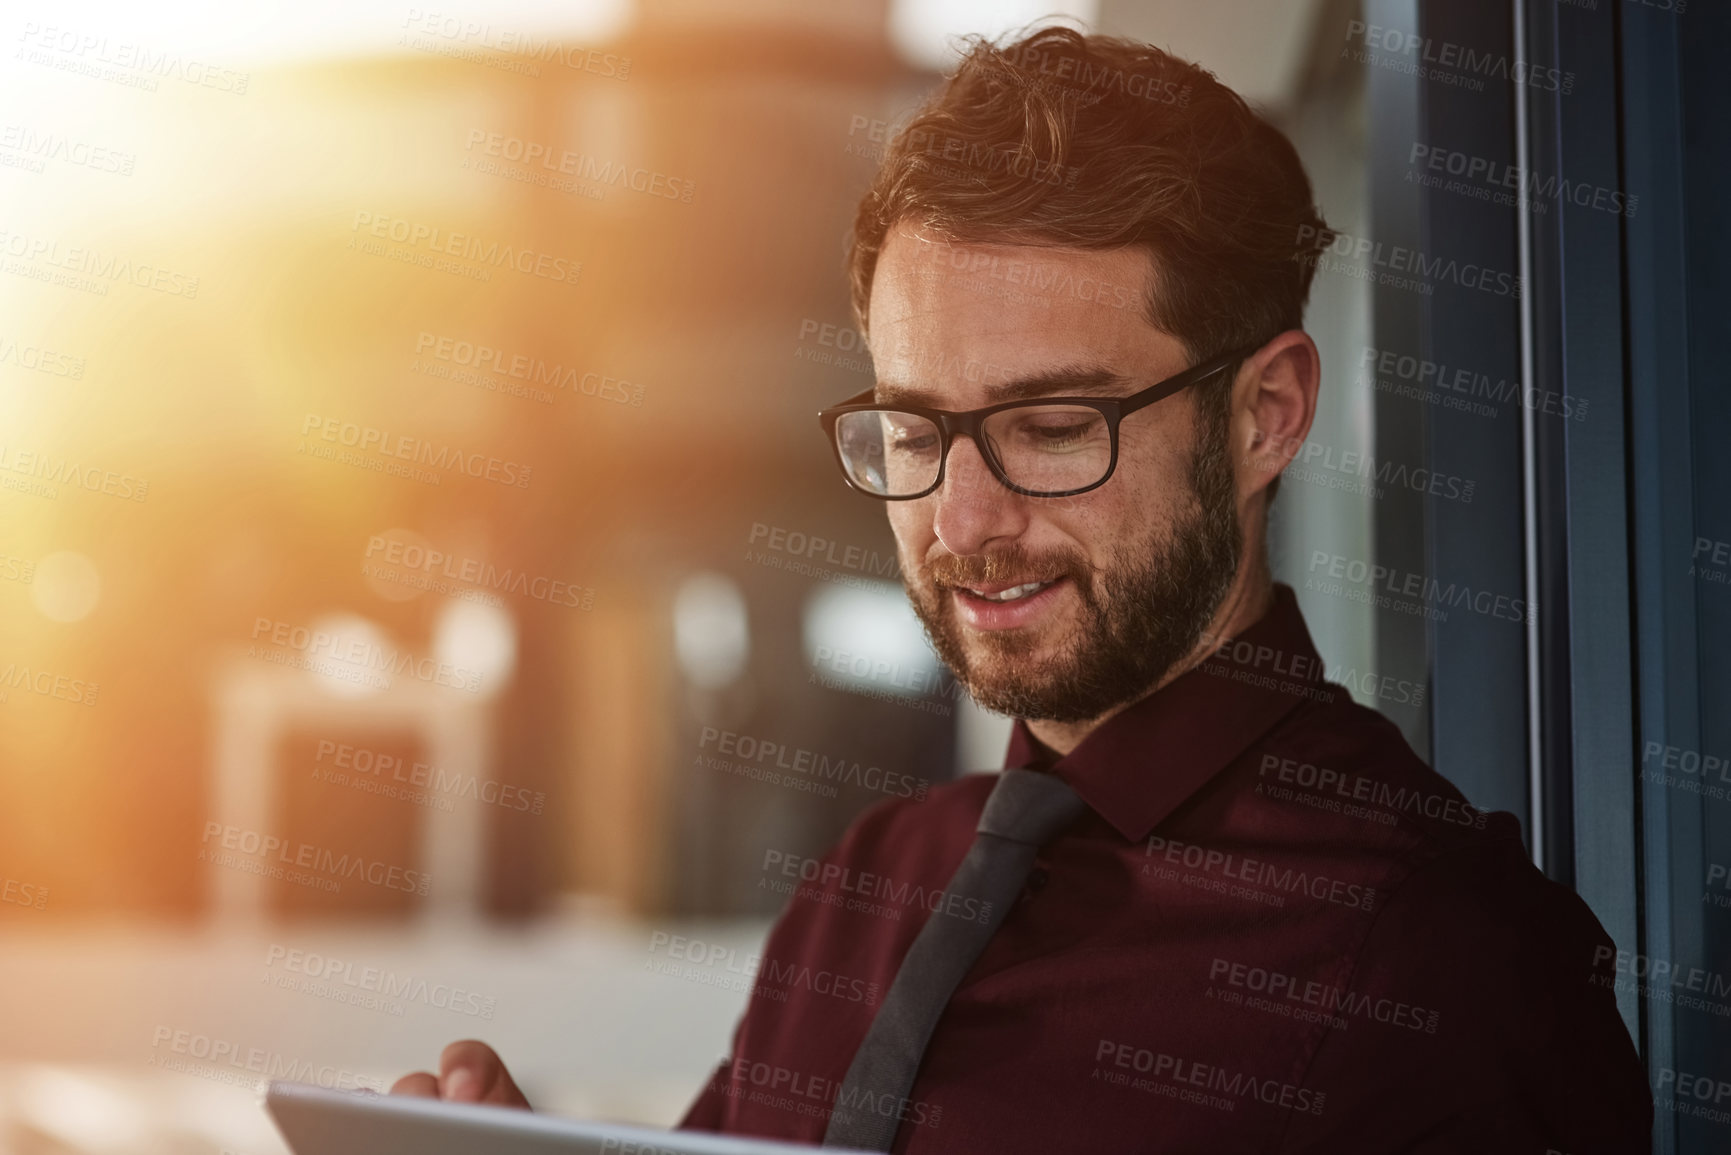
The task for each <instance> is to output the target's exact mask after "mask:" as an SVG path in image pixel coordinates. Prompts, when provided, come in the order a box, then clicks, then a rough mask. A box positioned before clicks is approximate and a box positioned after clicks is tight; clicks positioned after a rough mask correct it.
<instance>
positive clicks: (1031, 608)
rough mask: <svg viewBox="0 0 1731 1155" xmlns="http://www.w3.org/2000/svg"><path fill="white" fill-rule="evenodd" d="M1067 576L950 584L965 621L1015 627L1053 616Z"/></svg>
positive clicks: (981, 626) (982, 627)
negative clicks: (1018, 580) (965, 584)
mask: <svg viewBox="0 0 1731 1155" xmlns="http://www.w3.org/2000/svg"><path fill="white" fill-rule="evenodd" d="M1069 585H1070V579H1069V578H1067V577H1059V578H1054V579H1051V580H1048V581H1041V580H1037V579H1036V580H1033V581H1021V582H991V583H982V584H980V585H972V586H952V587H950V591H949V592H950V597H951V599H952V600H953V601H954V603H955V606H956V609H957V611H958V612H959V614H960V617H961V619H962V621H963V622H964V623H965V624H967V625H968V626H969V627H971V628H973V629H976V630H1013V629H1017V628H1019V627H1023V626H1029V625H1033V624H1035V623H1036V622H1039V621H1042V620H1044V619H1045V618H1046V617H1048V616H1050V614H1051V612H1052V611H1053V609H1054V608H1055V606H1056V604H1057V602H1058V599H1059V597H1060V596H1061V595H1062V593H1063V591H1064V589H1065V588H1066V587H1068V586H1069Z"/></svg>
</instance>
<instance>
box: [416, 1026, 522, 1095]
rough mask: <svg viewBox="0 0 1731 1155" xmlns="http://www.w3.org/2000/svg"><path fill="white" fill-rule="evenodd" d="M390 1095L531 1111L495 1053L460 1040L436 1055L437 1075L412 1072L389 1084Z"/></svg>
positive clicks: (482, 1044) (486, 1046)
mask: <svg viewBox="0 0 1731 1155" xmlns="http://www.w3.org/2000/svg"><path fill="white" fill-rule="evenodd" d="M391 1094H393V1095H419V1096H420V1097H421V1098H423V1099H443V1100H445V1101H446V1102H447V1103H491V1104H493V1105H494V1106H498V1107H521V1108H523V1110H525V1111H528V1110H532V1108H531V1107H530V1106H529V1100H527V1099H525V1098H524V1097H523V1092H522V1091H519V1090H518V1089H517V1084H516V1083H514V1082H512V1081H511V1072H509V1071H507V1070H506V1069H505V1063H504V1061H503V1060H502V1059H500V1058H499V1055H498V1052H496V1051H495V1050H493V1048H492V1047H489V1046H488V1045H487V1044H486V1043H481V1042H476V1041H475V1040H474V1039H463V1040H461V1041H460V1042H455V1043H452V1044H451V1045H450V1046H448V1047H446V1048H445V1050H444V1052H443V1053H442V1054H440V1055H439V1073H438V1074H437V1075H436V1076H435V1075H429V1074H428V1073H427V1072H425V1071H416V1072H415V1073H414V1074H412V1075H404V1076H403V1077H402V1078H400V1079H398V1080H397V1081H396V1082H395V1083H392V1084H391Z"/></svg>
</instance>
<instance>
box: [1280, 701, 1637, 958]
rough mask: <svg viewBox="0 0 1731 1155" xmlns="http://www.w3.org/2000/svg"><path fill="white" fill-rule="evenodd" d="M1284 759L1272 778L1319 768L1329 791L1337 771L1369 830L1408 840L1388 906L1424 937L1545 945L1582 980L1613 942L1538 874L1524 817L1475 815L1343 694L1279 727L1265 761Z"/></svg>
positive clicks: (1397, 735)
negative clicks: (1404, 866)
mask: <svg viewBox="0 0 1731 1155" xmlns="http://www.w3.org/2000/svg"><path fill="white" fill-rule="evenodd" d="M1276 754H1277V755H1278V757H1279V758H1280V759H1281V761H1280V763H1279V764H1278V769H1274V770H1271V771H1270V774H1271V775H1274V776H1276V777H1278V776H1279V775H1280V774H1281V773H1282V772H1284V774H1285V775H1286V776H1287V777H1289V778H1290V777H1295V776H1299V775H1303V776H1305V777H1306V779H1307V780H1312V779H1311V778H1310V774H1309V772H1308V771H1307V770H1305V769H1304V767H1307V766H1315V767H1316V775H1315V780H1320V779H1321V777H1322V773H1323V771H1324V770H1325V769H1326V770H1332V771H1334V772H1335V773H1336V774H1337V775H1339V777H1338V778H1330V779H1329V783H1330V784H1331V785H1332V786H1334V787H1336V790H1337V793H1338V794H1340V795H1341V796H1342V797H1344V798H1357V800H1358V802H1359V803H1360V811H1361V813H1364V814H1365V815H1366V819H1367V821H1371V822H1373V823H1374V822H1375V819H1374V818H1373V817H1371V815H1380V816H1383V817H1387V816H1393V817H1394V818H1395V819H1396V821H1394V822H1391V823H1389V826H1390V827H1391V829H1392V828H1398V829H1400V830H1401V831H1402V832H1403V833H1404V838H1402V839H1401V840H1400V842H1401V849H1402V851H1403V852H1404V854H1405V855H1406V857H1407V858H1408V860H1409V863H1410V866H1411V871H1410V873H1409V875H1408V876H1407V879H1406V881H1405V882H1404V883H1403V884H1402V885H1401V886H1400V887H1398V888H1397V889H1396V890H1395V891H1394V892H1393V893H1391V894H1390V895H1389V896H1388V897H1389V901H1390V903H1391V904H1393V905H1396V906H1398V907H1402V908H1405V909H1406V910H1407V911H1409V912H1411V915H1412V917H1413V918H1414V919H1415V926H1414V928H1413V929H1414V930H1417V929H1418V927H1417V925H1416V923H1418V922H1422V923H1423V924H1425V925H1426V926H1428V927H1429V928H1430V930H1431V932H1433V933H1434V934H1443V935H1452V936H1454V937H1453V942H1454V943H1455V945H1457V946H1465V945H1467V940H1472V939H1476V940H1478V941H1479V944H1480V945H1481V946H1483V947H1486V948H1489V947H1491V946H1492V944H1493V942H1495V941H1497V940H1502V941H1503V942H1504V943H1505V945H1506V944H1508V943H1511V942H1513V941H1515V940H1525V941H1527V942H1533V941H1534V940H1542V941H1544V942H1546V943H1548V944H1550V946H1551V947H1553V948H1554V949H1555V950H1556V951H1560V952H1561V953H1562V954H1563V955H1564V956H1565V957H1564V958H1563V959H1559V960H1558V961H1566V962H1567V963H1568V964H1569V966H1570V968H1571V969H1573V970H1577V971H1580V972H1583V973H1584V972H1586V971H1588V970H1590V969H1592V967H1593V963H1594V954H1595V951H1596V950H1597V948H1598V947H1599V946H1600V945H1601V944H1604V943H1608V942H1609V941H1610V940H1609V938H1608V937H1607V936H1606V934H1605V931H1604V930H1603V928H1602V927H1601V926H1600V924H1599V922H1598V919H1597V918H1595V917H1594V915H1593V913H1592V911H1591V910H1590V909H1589V908H1588V907H1587V905H1586V903H1585V902H1583V901H1582V900H1581V898H1580V897H1579V896H1578V895H1577V894H1575V892H1574V891H1572V890H1570V889H1569V888H1568V887H1566V886H1563V885H1561V884H1559V883H1556V882H1554V881H1552V880H1551V879H1549V878H1547V877H1546V876H1545V875H1544V873H1543V872H1542V871H1540V870H1539V869H1538V867H1537V866H1535V865H1534V864H1533V861H1532V859H1531V856H1530V855H1529V853H1528V851H1527V848H1526V843H1525V841H1524V839H1523V836H1522V831H1521V823H1520V820H1519V819H1518V818H1516V817H1515V815H1513V814H1510V813H1508V812H1506V811H1501V810H1495V811H1491V810H1482V809H1480V808H1478V807H1476V806H1474V805H1473V804H1472V803H1471V802H1470V801H1469V800H1468V799H1467V798H1466V796H1465V795H1464V794H1462V793H1461V791H1460V789H1459V788H1458V787H1456V786H1455V785H1454V783H1452V782H1450V781H1449V780H1448V779H1447V778H1445V777H1443V776H1442V775H1441V774H1439V773H1437V772H1436V771H1435V770H1434V769H1432V768H1431V767H1430V766H1428V765H1427V764H1426V763H1425V762H1424V760H1423V759H1422V758H1420V757H1419V756H1418V754H1417V752H1415V751H1414V750H1413V748H1412V747H1411V745H1410V744H1409V743H1408V742H1407V740H1406V737H1405V735H1403V734H1402V733H1401V731H1400V728H1399V727H1398V726H1396V725H1395V724H1394V723H1393V722H1392V721H1390V720H1389V719H1388V718H1386V717H1385V716H1384V715H1382V714H1381V713H1379V712H1377V711H1376V710H1372V709H1370V708H1368V707H1366V706H1363V705H1360V704H1359V703H1357V702H1355V701H1353V700H1352V699H1351V698H1350V696H1349V695H1348V694H1347V693H1346V691H1345V690H1340V692H1339V693H1338V694H1337V695H1335V697H1334V699H1333V700H1332V701H1324V702H1317V703H1314V704H1311V705H1307V706H1306V707H1305V708H1303V709H1302V710H1299V711H1295V712H1294V715H1293V716H1291V717H1289V718H1288V719H1287V721H1286V722H1285V723H1284V724H1283V725H1282V726H1280V727H1277V728H1276V730H1275V731H1274V732H1272V733H1271V734H1270V735H1269V741H1268V743H1267V744H1266V749H1265V753H1264V755H1263V758H1262V760H1263V761H1267V757H1268V755H1276ZM1324 763H1327V765H1325V764H1324ZM1294 766H1296V767H1297V768H1298V769H1296V770H1295V769H1294ZM1397 917H1398V912H1397ZM1468 928H1470V929H1468ZM1426 937H1430V936H1429V935H1427V936H1426Z"/></svg>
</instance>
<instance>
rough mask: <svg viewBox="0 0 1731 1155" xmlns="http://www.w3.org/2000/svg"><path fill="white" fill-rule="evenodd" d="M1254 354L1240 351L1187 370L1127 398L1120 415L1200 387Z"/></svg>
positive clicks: (1120, 404)
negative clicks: (1193, 387)
mask: <svg viewBox="0 0 1731 1155" xmlns="http://www.w3.org/2000/svg"><path fill="white" fill-rule="evenodd" d="M1253 352H1255V350H1254V349H1251V350H1244V349H1240V350H1238V351H1237V352H1233V353H1226V354H1224V355H1222V356H1219V357H1216V358H1214V360H1212V361H1205V362H1203V363H1202V364H1200V365H1197V366H1195V367H1193V368H1190V369H1186V370H1185V371H1184V372H1182V373H1180V374H1178V375H1177V376H1176V377H1171V378H1168V379H1167V380H1165V381H1162V382H1161V383H1160V384H1158V385H1155V386H1154V387H1153V388H1151V389H1146V390H1144V391H1143V392H1141V393H1137V394H1134V395H1133V396H1130V397H1126V398H1125V399H1124V400H1122V401H1120V402H1119V403H1118V415H1119V416H1120V417H1122V416H1123V415H1125V414H1127V413H1134V412H1136V410H1138V409H1141V408H1144V407H1145V406H1148V405H1152V404H1154V403H1155V402H1156V401H1164V400H1166V398H1168V397H1170V396H1172V395H1173V394H1174V393H1180V392H1182V391H1184V390H1185V389H1188V388H1190V386H1192V385H1200V384H1201V383H1202V382H1204V381H1206V380H1208V378H1210V377H1212V376H1214V375H1215V374H1216V373H1218V372H1220V371H1221V370H1222V369H1225V368H1226V367H1227V366H1229V365H1231V364H1232V363H1233V362H1234V361H1241V360H1243V359H1244V358H1245V357H1248V356H1249V355H1250V354H1251V353H1253Z"/></svg>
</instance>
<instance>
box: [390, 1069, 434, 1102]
mask: <svg viewBox="0 0 1731 1155" xmlns="http://www.w3.org/2000/svg"><path fill="white" fill-rule="evenodd" d="M391 1094H393V1095H414V1096H416V1097H418V1098H422V1099H437V1098H438V1097H439V1079H438V1077H437V1076H436V1075H430V1074H428V1073H427V1072H426V1071H416V1072H414V1073H413V1074H409V1075H404V1076H403V1077H402V1078H400V1079H398V1080H397V1081H396V1082H394V1083H392V1084H391Z"/></svg>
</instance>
